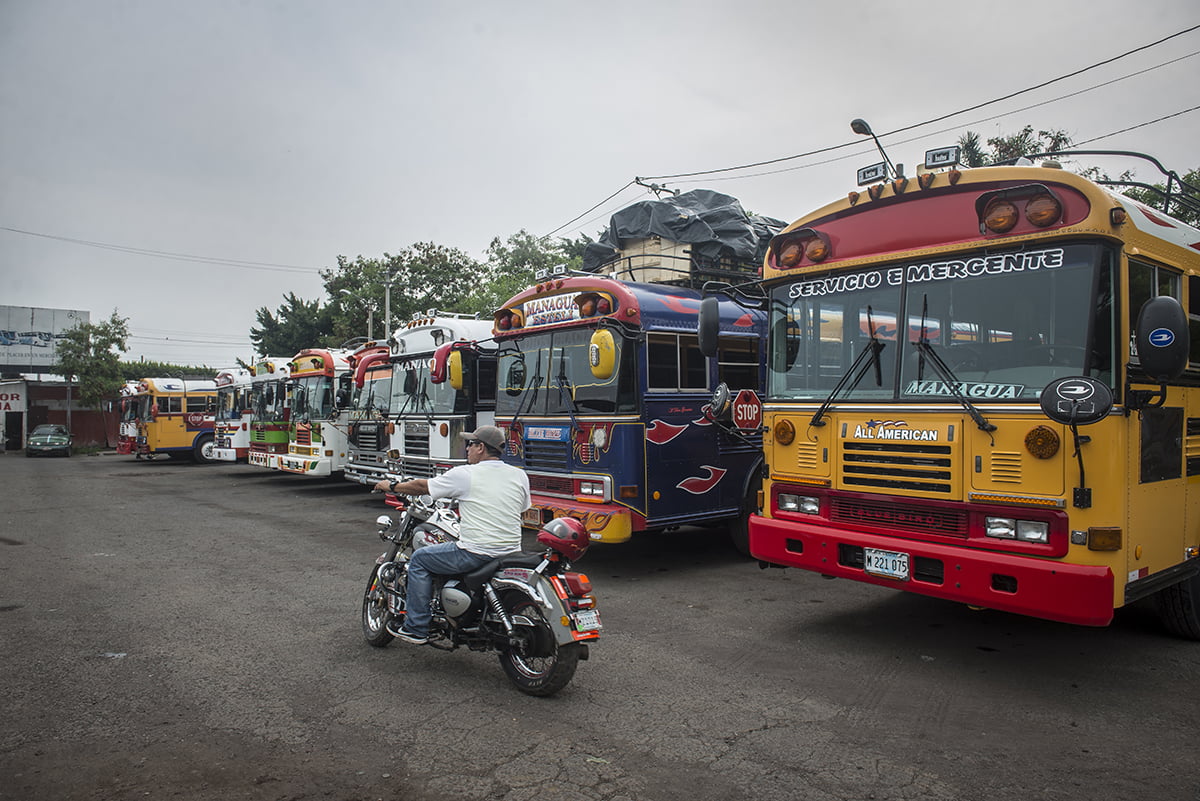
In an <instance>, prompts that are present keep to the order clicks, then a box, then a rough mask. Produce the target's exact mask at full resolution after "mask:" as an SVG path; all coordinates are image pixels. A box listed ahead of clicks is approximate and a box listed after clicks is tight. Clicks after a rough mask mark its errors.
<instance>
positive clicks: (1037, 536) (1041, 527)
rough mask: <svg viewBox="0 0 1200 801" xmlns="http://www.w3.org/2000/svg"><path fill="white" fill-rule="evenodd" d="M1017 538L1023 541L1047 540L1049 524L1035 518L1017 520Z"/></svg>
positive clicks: (1048, 538) (1048, 539)
mask: <svg viewBox="0 0 1200 801" xmlns="http://www.w3.org/2000/svg"><path fill="white" fill-rule="evenodd" d="M1017 539H1019V540H1023V541H1024V542H1049V541H1050V526H1049V524H1047V523H1042V522H1039V521H1035V520H1018V521H1017Z"/></svg>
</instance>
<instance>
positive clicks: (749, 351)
mask: <svg viewBox="0 0 1200 801" xmlns="http://www.w3.org/2000/svg"><path fill="white" fill-rule="evenodd" d="M758 343H759V340H758V339H750V338H747V337H737V338H734V337H722V338H721V339H720V340H719V341H718V343H717V381H719V382H724V383H725V384H726V385H727V386H729V387H730V388H732V389H753V388H755V387H757V386H758V362H759V356H758Z"/></svg>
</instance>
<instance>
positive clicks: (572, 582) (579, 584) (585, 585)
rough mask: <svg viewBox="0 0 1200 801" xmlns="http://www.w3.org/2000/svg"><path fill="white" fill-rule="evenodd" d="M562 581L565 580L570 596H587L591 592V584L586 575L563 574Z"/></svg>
mask: <svg viewBox="0 0 1200 801" xmlns="http://www.w3.org/2000/svg"><path fill="white" fill-rule="evenodd" d="M563 579H565V580H566V582H567V589H568V590H569V591H570V593H571V595H587V594H588V593H590V592H591V591H592V582H591V581H590V580H589V579H588V577H587V574H586V573H564V574H563Z"/></svg>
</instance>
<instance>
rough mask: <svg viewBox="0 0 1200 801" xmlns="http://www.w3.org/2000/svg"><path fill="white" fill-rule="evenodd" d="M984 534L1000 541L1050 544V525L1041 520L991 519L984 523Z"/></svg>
mask: <svg viewBox="0 0 1200 801" xmlns="http://www.w3.org/2000/svg"><path fill="white" fill-rule="evenodd" d="M984 533H985V534H986V535H987V536H989V537H993V538H995V539H1000V540H1020V541H1021V542H1049V541H1050V525H1049V524H1048V523H1045V522H1043V521H1040V520H1017V519H1015V518H1012V517H989V518H987V519H986V520H985V521H984Z"/></svg>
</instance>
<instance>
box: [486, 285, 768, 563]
mask: <svg viewBox="0 0 1200 801" xmlns="http://www.w3.org/2000/svg"><path fill="white" fill-rule="evenodd" d="M616 274H617V273H615V272H614V273H612V274H610V275H607V276H605V275H598V274H574V275H566V274H565V273H564V274H561V275H559V276H557V277H555V278H550V279H547V280H545V281H543V282H540V283H538V284H537V285H535V286H533V287H530V288H528V289H526V290H524V291H522V292H520V293H519V294H517V295H516V296H514V297H513V298H512V299H511V300H509V301H508V302H507V303H505V304H504V305H503V306H502V307H501V308H500V309H499V310H498V311H497V312H496V313H495V318H494V325H493V331H492V333H493V336H494V339H495V342H496V346H497V348H498V354H497V392H496V425H497V426H500V427H501V428H502V429H503V430H504V431H505V432H506V437H507V439H506V451H507V452H506V454H505V459H506V461H509V462H510V463H512V464H515V465H518V466H520V467H522V468H524V469H525V470H526V472H527V473H528V475H529V483H530V488H531V492H532V495H533V506H532V508H531V509H530V510H529V511H528V512H527V513H526V514H527V518H526V520H525V524H526V525H527V526H529V527H534V528H536V527H538V526H540V525H541V524H542V523H543V522H545V521H547V520H549V519H551V518H553V517H557V516H571V517H575V518H578V519H579V520H581V521H582V522H583V523H584V525H585V526H586V527H587V529H588V532H589V533H590V535H591V537H592V539H593V540H595V541H599V542H624V541H626V540H628V539H629V538H630V537H631V536H632V535H633V534H634V533H635V532H640V531H653V530H666V529H670V528H674V527H678V526H683V525H697V524H705V525H707V524H710V523H714V522H722V521H724V522H727V523H729V524H731V525H730V530H731V533H732V536H733V540H734V544H735V545H736V546H737V547H738V548H739V549H740V550H743V551H746V550H747V533H746V528H745V521H746V518H747V515H748V513H749V511H752V510H753V509H756V508H757V504H758V502H759V501H758V497H759V490H760V486H761V476H760V472H761V464H762V456H761V436H760V434H759V433H758V423H757V421H754V420H753V416H754V415H753V414H752V412H753V407H754V406H755V405H756V404H759V398H760V393H761V392H762V390H763V381H764V375H765V368H764V367H763V365H764V364H765V359H764V352H763V347H764V346H765V342H766V315H765V313H763V312H759V311H755V310H747V309H745V308H742V307H740V306H738V305H737V304H735V303H734V302H732V301H721V302H720V303H719V310H720V326H719V327H720V334H719V339H718V341H719V346H718V352H717V353H716V355H715V356H714V357H713V358H706V357H705V356H703V355H702V354H701V353H700V347H699V343H698V340H697V334H696V329H697V320H698V314H699V308H700V301H701V299H702V297H703V293H702V292H701V291H700V290H698V289H695V288H692V287H689V286H682V285H672V284H667V283H638V282H632V281H625V280H621V279H619V278H616V277H613V276H614V275H616ZM721 383H724V384H725V385H727V386H728V387H730V388H731V390H732V391H733V392H735V393H737V395H738V397H739V398H741V399H742V400H743V403H742V407H743V409H744V410H748V411H749V412H751V413H749V414H747V415H746V420H747V421H748V422H747V425H746V426H745V429H746V430H745V431H739V430H733V429H729V428H723V427H722V426H720V425H717V424H715V423H714V421H713V420H712V418H711V416H710V415H709V414H708V409H709V401H710V398H711V397H712V393H713V390H714V389H715V388H716V387H717V386H718V385H719V384H721ZM758 410H759V416H760V417H761V405H759V406H758Z"/></svg>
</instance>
